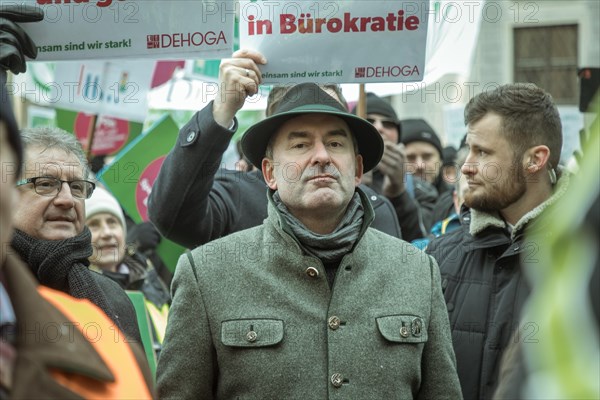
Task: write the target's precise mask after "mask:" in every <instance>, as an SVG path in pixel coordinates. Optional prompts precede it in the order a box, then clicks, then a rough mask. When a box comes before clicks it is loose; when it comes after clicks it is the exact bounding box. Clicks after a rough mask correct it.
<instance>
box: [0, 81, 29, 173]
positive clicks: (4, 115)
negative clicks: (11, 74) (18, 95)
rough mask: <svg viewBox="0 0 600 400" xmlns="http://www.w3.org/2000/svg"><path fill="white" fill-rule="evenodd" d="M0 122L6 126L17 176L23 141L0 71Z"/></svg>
mask: <svg viewBox="0 0 600 400" xmlns="http://www.w3.org/2000/svg"><path fill="white" fill-rule="evenodd" d="M0 121H2V122H4V124H5V125H6V130H7V132H8V142H9V143H10V145H11V147H12V148H13V150H14V151H15V153H16V154H17V162H18V165H17V174H19V173H20V172H21V163H22V162H23V141H22V140H21V134H20V133H19V128H18V127H17V121H16V120H15V116H14V114H13V111H12V105H11V104H10V100H9V97H8V90H7V89H6V71H0Z"/></svg>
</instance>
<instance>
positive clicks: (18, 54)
mask: <svg viewBox="0 0 600 400" xmlns="http://www.w3.org/2000/svg"><path fill="white" fill-rule="evenodd" d="M43 19H44V12H43V11H42V10H41V9H40V8H39V7H34V6H26V5H1V6H0V69H2V70H4V71H6V70H9V71H11V72H13V73H15V74H18V73H19V72H25V68H26V66H25V56H27V57H29V58H35V57H36V56H37V47H36V46H35V43H33V41H32V40H31V38H30V37H29V35H27V34H26V33H25V31H24V30H23V29H22V28H21V27H20V26H19V25H17V24H16V22H37V21H41V20H43Z"/></svg>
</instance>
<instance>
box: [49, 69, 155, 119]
mask: <svg viewBox="0 0 600 400" xmlns="http://www.w3.org/2000/svg"><path fill="white" fill-rule="evenodd" d="M155 64H156V63H155V62H152V61H145V60H136V61H134V60H124V61H120V62H104V61H94V60H88V61H85V62H76V61H68V62H60V63H56V66H55V71H54V82H53V83H52V85H51V94H50V95H49V96H51V97H53V98H54V99H55V101H54V102H53V103H54V105H55V106H56V107H60V108H65V109H68V110H74V111H82V112H87V113H91V114H105V115H108V116H112V117H118V118H122V119H126V120H129V121H136V122H143V121H144V119H145V118H146V114H147V111H148V101H147V96H148V91H149V90H150V83H151V82H152V77H153V75H154V69H155Z"/></svg>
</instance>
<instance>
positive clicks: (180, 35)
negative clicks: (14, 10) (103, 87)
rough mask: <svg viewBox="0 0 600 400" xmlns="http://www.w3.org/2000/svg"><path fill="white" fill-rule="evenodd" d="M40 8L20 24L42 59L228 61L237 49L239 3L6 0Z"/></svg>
mask: <svg viewBox="0 0 600 400" xmlns="http://www.w3.org/2000/svg"><path fill="white" fill-rule="evenodd" d="M21 4H25V5H33V6H37V7H40V8H41V9H42V10H43V11H44V15H45V16H44V20H43V21H41V22H35V23H22V24H20V25H21V26H22V27H23V28H24V29H25V31H26V32H27V33H28V34H29V35H30V36H31V38H32V39H33V42H34V43H35V44H36V46H37V48H38V57H37V58H36V60H38V61H51V60H84V59H110V58H124V57H127V58H153V59H166V58H223V57H228V56H229V55H230V54H231V52H232V49H233V30H234V21H235V7H234V2H233V0H219V1H190V0H169V1H166V0H118V1H115V0H63V1H61V0H20V1H14V0H13V1H8V0H0V6H2V7H5V6H13V7H15V6H16V7H18V6H19V5H21Z"/></svg>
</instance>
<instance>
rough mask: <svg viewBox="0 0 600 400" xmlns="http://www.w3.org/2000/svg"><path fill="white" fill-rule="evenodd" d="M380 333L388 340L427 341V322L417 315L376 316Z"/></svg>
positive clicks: (405, 341) (403, 341)
mask: <svg viewBox="0 0 600 400" xmlns="http://www.w3.org/2000/svg"><path fill="white" fill-rule="evenodd" d="M377 327H378V328H379V332H381V335H382V336H383V337H384V338H386V339H387V340H389V341H390V342H398V343H424V342H426V341H427V324H426V323H425V320H423V318H421V317H419V316H417V315H406V314H405V315H387V316H385V317H379V318H377Z"/></svg>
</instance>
